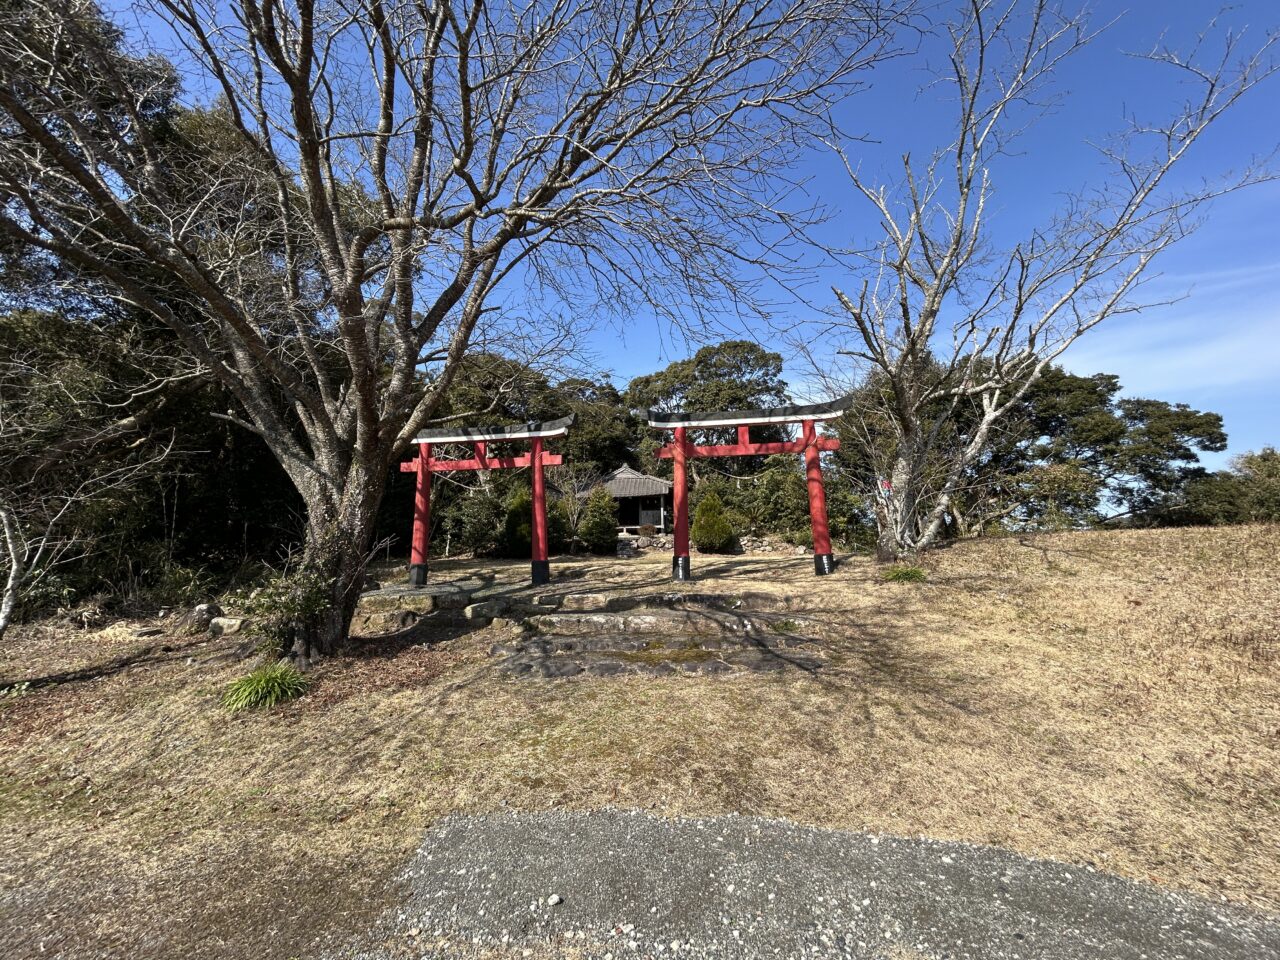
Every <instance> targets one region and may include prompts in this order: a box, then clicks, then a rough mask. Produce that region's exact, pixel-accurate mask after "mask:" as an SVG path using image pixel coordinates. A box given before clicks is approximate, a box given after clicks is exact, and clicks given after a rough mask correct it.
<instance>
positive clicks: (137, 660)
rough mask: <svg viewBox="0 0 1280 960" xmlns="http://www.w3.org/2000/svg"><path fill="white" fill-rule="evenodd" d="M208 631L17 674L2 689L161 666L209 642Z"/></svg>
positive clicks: (1, 684) (34, 687) (56, 683)
mask: <svg viewBox="0 0 1280 960" xmlns="http://www.w3.org/2000/svg"><path fill="white" fill-rule="evenodd" d="M208 640H209V638H208V637H207V636H204V635H200V636H196V637H192V638H191V639H189V640H186V641H185V642H183V641H180V640H177V639H174V638H170V639H168V640H166V642H164V643H156V644H148V645H146V646H142V647H139V648H137V649H135V650H130V651H129V652H128V653H123V654H121V655H119V656H116V657H112V658H110V659H108V660H104V661H101V662H99V663H91V664H88V665H86V666H83V667H77V668H75V669H74V670H63V671H60V672H58V673H47V674H44V675H43V676H39V677H17V678H14V679H6V680H0V689H4V688H6V687H11V686H15V685H17V684H23V683H25V684H27V685H28V686H27V689H30V690H38V689H40V688H41V687H53V686H60V685H62V684H68V683H84V682H88V681H93V680H102V679H105V678H107V677H111V676H115V675H116V674H119V673H123V672H124V671H126V670H130V669H133V668H134V667H146V666H159V665H163V664H169V663H173V662H175V661H178V660H181V659H184V658H185V657H187V656H189V655H190V653H189V651H191V650H192V649H194V648H196V647H199V646H201V645H203V644H205V643H207V642H208Z"/></svg>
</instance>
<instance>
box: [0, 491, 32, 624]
mask: <svg viewBox="0 0 1280 960" xmlns="http://www.w3.org/2000/svg"><path fill="white" fill-rule="evenodd" d="M0 526H3V528H4V557H5V562H6V563H7V564H8V565H9V574H8V576H7V577H6V578H5V583H4V593H3V594H0V640H3V639H4V635H5V632H6V631H7V630H8V629H9V624H10V623H11V622H12V621H13V612H14V610H15V609H17V606H18V593H19V591H20V590H21V589H22V578H23V575H24V573H25V569H24V568H25V560H26V550H25V549H24V547H23V543H22V536H21V534H20V533H19V531H18V518H17V517H16V516H15V515H14V512H13V510H12V509H10V507H9V505H8V504H6V503H0Z"/></svg>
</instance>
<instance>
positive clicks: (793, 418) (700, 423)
mask: <svg viewBox="0 0 1280 960" xmlns="http://www.w3.org/2000/svg"><path fill="white" fill-rule="evenodd" d="M852 403H853V395H852V394H849V395H848V396H844V397H839V398H838V399H835V400H828V401H827V402H826V403H809V404H799V403H794V404H790V405H788V406H785V407H769V408H768V409H765V410H725V411H719V412H715V413H662V412H661V411H658V410H648V411H646V416H647V417H648V420H649V426H651V427H655V428H657V429H659V430H674V429H676V427H693V428H696V429H701V428H706V427H751V426H756V425H758V424H763V423H800V422H801V421H804V420H834V419H835V418H836V417H838V416H840V415H841V414H842V413H844V412H845V411H846V410H848V409H849V406H850V404H852Z"/></svg>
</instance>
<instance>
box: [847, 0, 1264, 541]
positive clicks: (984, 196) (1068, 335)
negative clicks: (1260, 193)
mask: <svg viewBox="0 0 1280 960" xmlns="http://www.w3.org/2000/svg"><path fill="white" fill-rule="evenodd" d="M944 36H945V41H944V46H945V47H946V52H945V56H946V59H947V68H946V70H945V71H943V74H942V76H941V77H940V78H939V81H940V82H941V83H942V84H944V85H946V86H947V87H949V92H950V93H951V94H952V100H953V102H954V104H955V108H956V115H955V121H954V126H953V128H952V131H951V133H952V135H953V137H954V139H952V141H951V142H950V143H949V144H948V145H947V146H945V147H943V148H942V149H940V150H938V151H937V152H936V153H934V154H933V156H932V157H930V158H929V160H928V161H927V162H926V163H925V164H923V165H918V164H916V163H915V162H914V161H913V160H912V158H911V157H909V156H908V157H905V158H904V159H903V163H902V167H903V177H902V180H901V181H900V182H899V183H897V184H896V185H894V186H892V187H889V186H882V185H877V184H874V183H870V182H868V181H867V180H866V179H865V178H864V176H863V174H862V173H861V172H859V171H858V170H857V169H856V167H855V165H854V164H852V163H851V162H849V160H848V159H847V158H846V161H845V164H846V168H847V170H848V172H849V176H850V178H851V180H852V183H853V185H854V187H855V189H856V193H857V195H858V196H859V197H860V198H861V199H863V200H864V201H866V202H867V203H869V204H870V207H871V210H872V211H874V214H875V215H876V216H877V218H878V220H879V221H880V223H881V225H882V227H883V230H884V238H883V240H882V241H881V242H880V243H878V244H877V245H876V246H875V247H874V248H873V249H870V250H868V251H866V252H865V253H862V254H859V255H858V257H857V259H856V260H855V265H854V271H855V274H856V275H859V276H860V279H861V283H860V285H859V286H858V287H857V288H855V289H854V291H853V292H852V293H846V292H845V291H842V290H840V289H837V290H836V291H835V293H836V296H837V298H838V300H839V303H840V306H841V307H842V310H841V311H839V316H838V317H837V319H836V320H835V322H834V324H833V326H832V327H831V328H829V329H828V333H829V334H831V335H833V337H834V339H835V340H836V341H837V342H838V343H840V344H841V345H842V346H844V347H845V352H846V353H847V355H849V356H852V357H853V358H855V360H856V361H857V363H858V369H859V371H860V372H861V374H862V376H863V377H864V380H863V382H864V384H865V386H866V389H865V390H864V391H863V400H864V401H865V403H866V404H869V408H868V409H864V410H862V411H861V412H860V416H861V418H862V422H863V423H865V424H869V425H873V426H878V428H879V429H877V430H871V431H869V432H868V431H863V433H864V436H863V439H864V440H865V441H866V442H865V444H864V445H865V447H866V453H867V456H868V457H869V459H870V461H871V463H872V465H873V468H874V470H875V471H876V473H877V474H878V476H879V478H880V479H879V482H878V483H877V490H876V491H875V492H874V496H875V506H876V519H877V525H878V529H879V550H878V552H879V554H880V556H881V557H882V558H885V559H889V558H898V557H903V556H906V555H909V554H912V553H914V552H915V551H918V550H921V549H923V548H926V547H928V546H929V545H930V544H932V543H933V542H934V541H935V540H936V539H937V538H938V536H939V534H940V533H941V532H942V530H943V528H944V524H945V522H946V518H947V516H948V510H949V508H950V506H951V503H952V500H953V498H954V497H955V496H956V494H957V492H958V490H959V488H960V486H961V484H962V483H963V482H964V478H965V476H966V471H967V470H968V469H969V468H970V466H971V465H972V464H974V463H975V462H976V461H977V459H978V458H979V456H980V455H981V454H982V452H983V451H984V449H985V448H986V445H987V443H988V440H989V438H990V436H991V432H992V430H993V427H995V425H996V424H997V423H998V421H1000V419H1001V418H1002V417H1004V416H1005V414H1006V413H1008V412H1009V411H1010V410H1011V409H1012V408H1014V406H1015V405H1016V404H1017V402H1018V400H1019V399H1020V398H1021V397H1022V396H1023V395H1024V394H1025V393H1026V391H1027V389H1028V388H1029V386H1030V385H1031V384H1032V383H1033V382H1034V381H1035V379H1036V378H1037V377H1038V376H1039V375H1040V373H1041V371H1043V370H1044V369H1045V367H1046V366H1047V365H1048V364H1050V363H1051V362H1053V361H1054V360H1055V359H1056V358H1057V357H1059V356H1060V355H1061V354H1062V352H1063V351H1064V350H1066V349H1067V347H1068V346H1070V345H1071V343H1073V342H1074V341H1075V340H1076V339H1077V338H1079V337H1080V336H1082V335H1083V334H1085V333H1087V332H1088V331H1089V330H1091V329H1093V328H1094V327H1095V326H1097V325H1098V324H1099V323H1102V322H1103V321H1105V320H1107V319H1108V318H1109V317H1114V316H1117V315H1119V314H1124V313H1130V312H1133V311H1135V310H1138V309H1140V307H1141V303H1140V296H1139V294H1140V290H1141V287H1142V285H1143V281H1144V278H1147V277H1148V276H1149V269H1150V267H1151V265H1152V264H1153V262H1154V261H1155V260H1156V258H1157V257H1158V256H1159V255H1160V254H1161V253H1162V252H1163V251H1165V250H1167V249H1168V248H1169V247H1170V246H1171V245H1173V244H1174V243H1176V242H1177V241H1179V240H1180V239H1182V238H1183V237H1185V236H1186V235H1187V234H1188V232H1189V231H1190V230H1191V229H1192V228H1193V227H1194V226H1195V222H1196V219H1197V216H1198V215H1199V214H1201V213H1203V210H1202V208H1203V206H1204V204H1205V203H1207V202H1208V201H1209V200H1211V199H1212V198H1213V197H1215V196H1218V195H1221V194H1222V193H1224V192H1227V191H1229V190H1232V189H1236V188H1239V187H1241V186H1244V185H1246V184H1249V183H1254V182H1257V181H1258V180H1260V179H1264V178H1265V177H1266V176H1267V174H1266V172H1265V171H1263V170H1261V169H1260V168H1258V167H1256V166H1255V167H1251V168H1250V169H1249V170H1247V171H1246V172H1244V173H1243V174H1239V175H1238V176H1235V177H1234V178H1232V179H1230V180H1224V181H1221V182H1218V183H1214V184H1209V185H1202V186H1200V187H1196V188H1191V189H1187V188H1185V187H1179V186H1177V185H1176V184H1175V182H1174V180H1173V178H1172V176H1171V174H1172V172H1173V171H1174V169H1175V168H1176V167H1179V166H1180V165H1182V164H1183V162H1184V158H1185V157H1186V156H1187V154H1188V151H1190V150H1191V148H1192V146H1193V145H1194V144H1195V143H1196V142H1197V141H1198V140H1199V139H1200V138H1201V136H1202V135H1203V134H1204V133H1205V132H1206V131H1207V130H1208V129H1209V128H1210V127H1211V126H1213V125H1214V123H1216V122H1217V121H1218V120H1219V119H1220V118H1221V117H1222V116H1223V115H1224V114H1225V113H1226V112H1227V111H1229V110H1230V109H1231V108H1232V107H1233V106H1234V105H1235V104H1236V103H1237V102H1238V101H1239V100H1240V98H1241V97H1242V96H1244V95H1245V94H1246V93H1248V92H1249V91H1250V90H1251V89H1253V88H1254V87H1256V86H1257V85H1258V84H1259V83H1261V82H1263V81H1264V80H1266V79H1267V78H1269V77H1270V76H1271V75H1272V74H1274V73H1275V71H1276V69H1277V67H1276V63H1275V61H1274V58H1273V57H1272V54H1271V51H1272V48H1273V45H1274V43H1275V42H1276V38H1275V37H1274V36H1270V37H1267V38H1265V39H1263V40H1262V41H1261V42H1260V43H1259V44H1257V45H1255V46H1254V48H1253V49H1251V50H1246V49H1245V44H1244V41H1243V38H1242V35H1241V34H1236V33H1226V34H1225V35H1223V32H1222V31H1219V30H1217V29H1216V28H1215V24H1210V25H1209V26H1208V28H1206V30H1205V32H1204V33H1203V34H1202V35H1201V36H1200V37H1199V39H1198V41H1197V42H1196V43H1195V45H1194V46H1193V47H1192V49H1191V50H1190V51H1189V52H1188V53H1186V54H1180V53H1178V52H1175V51H1174V50H1172V49H1170V48H1168V47H1166V46H1164V45H1163V44H1162V45H1158V46H1156V47H1155V49H1153V50H1151V51H1150V52H1148V53H1146V54H1144V55H1142V58H1143V59H1145V60H1146V61H1147V62H1149V63H1150V64H1151V66H1152V67H1153V68H1155V69H1163V70H1165V71H1167V72H1169V73H1171V74H1172V76H1171V77H1170V79H1171V80H1180V81H1181V84H1180V85H1179V86H1178V87H1177V88H1176V89H1177V91H1178V93H1179V94H1182V93H1184V92H1186V91H1188V90H1189V91H1190V92H1189V93H1187V94H1186V100H1185V102H1184V105H1183V106H1182V108H1181V109H1179V110H1177V111H1175V112H1174V114H1173V115H1172V116H1171V117H1170V118H1169V119H1167V120H1166V121H1164V122H1159V123H1143V122H1141V121H1139V120H1137V119H1136V118H1134V119H1131V120H1130V121H1129V123H1128V124H1127V127H1126V129H1125V130H1124V131H1122V132H1121V133H1120V134H1119V135H1117V136H1114V137H1111V138H1109V139H1107V140H1105V141H1103V142H1102V144H1101V146H1100V147H1099V149H1100V151H1101V154H1102V157H1103V158H1104V159H1105V161H1107V162H1108V164H1109V165H1110V168H1111V173H1110V175H1109V176H1108V177H1107V179H1106V180H1105V181H1104V182H1103V183H1101V184H1100V185H1099V186H1097V187H1096V188H1095V189H1091V190H1086V191H1083V192H1080V193H1077V194H1076V195H1073V196H1070V197H1069V198H1068V199H1067V200H1066V202H1065V203H1064V205H1063V206H1062V208H1061V209H1060V210H1059V212H1058V213H1057V214H1056V215H1055V216H1054V217H1053V218H1052V219H1051V220H1049V222H1048V223H1046V224H1044V225H1042V226H1040V227H1038V228H1035V229H1033V230H1031V231H1030V232H1029V234H1028V235H1027V236H1026V237H1025V239H1023V240H1022V241H1021V242H1019V243H1017V244H1016V245H1014V246H1013V247H1012V248H1011V249H1010V248H1008V247H1005V248H1003V249H1002V248H1001V247H1000V245H999V244H998V243H997V242H996V240H995V239H994V237H993V233H994V231H993V216H992V204H991V202H990V201H991V198H992V196H993V190H994V183H995V180H996V179H997V178H998V174H997V165H996V163H995V161H997V158H999V157H1000V156H1001V155H1007V154H1008V153H1009V152H1010V149H1011V147H1012V146H1013V145H1014V143H1015V140H1016V139H1017V136H1018V134H1020V133H1021V132H1022V131H1023V130H1024V129H1025V128H1026V126H1027V125H1028V124H1029V123H1030V122H1033V121H1034V120H1035V119H1036V118H1037V116H1038V115H1041V114H1042V113H1043V112H1044V111H1045V108H1046V107H1047V106H1048V105H1049V104H1050V103H1051V101H1052V97H1053V81H1054V78H1055V74H1057V73H1058V71H1059V69H1060V67H1062V65H1063V64H1064V62H1066V61H1067V60H1068V59H1069V58H1071V57H1072V56H1073V55H1075V54H1076V53H1078V52H1079V51H1080V50H1081V49H1083V48H1084V47H1085V46H1086V45H1087V44H1088V43H1089V42H1090V41H1091V40H1092V39H1093V38H1094V36H1096V33H1092V32H1090V29H1089V27H1088V25H1087V20H1086V16H1085V14H1084V13H1083V12H1081V11H1079V10H1068V9H1066V8H1065V7H1064V6H1062V5H1059V4H1058V3H1054V2H1050V0H966V2H964V3H963V5H962V11H961V13H960V15H959V16H958V17H957V19H956V20H955V21H953V22H951V23H949V24H947V25H946V27H945V34H944ZM1054 189H1055V192H1057V190H1059V189H1060V184H1057V183H1055V184H1054ZM854 427H855V428H856V427H857V424H854ZM855 432H856V430H855Z"/></svg>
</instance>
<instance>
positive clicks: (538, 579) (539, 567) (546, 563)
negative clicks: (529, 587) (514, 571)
mask: <svg viewBox="0 0 1280 960" xmlns="http://www.w3.org/2000/svg"><path fill="white" fill-rule="evenodd" d="M550 582H551V561H550V560H534V561H533V585H534V586H535V587H541V586H543V585H545V584H548V583H550Z"/></svg>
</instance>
